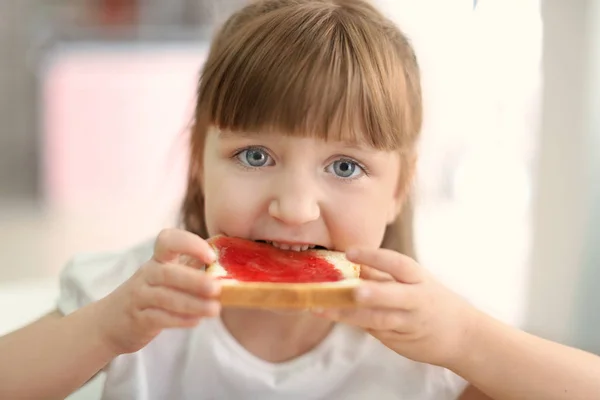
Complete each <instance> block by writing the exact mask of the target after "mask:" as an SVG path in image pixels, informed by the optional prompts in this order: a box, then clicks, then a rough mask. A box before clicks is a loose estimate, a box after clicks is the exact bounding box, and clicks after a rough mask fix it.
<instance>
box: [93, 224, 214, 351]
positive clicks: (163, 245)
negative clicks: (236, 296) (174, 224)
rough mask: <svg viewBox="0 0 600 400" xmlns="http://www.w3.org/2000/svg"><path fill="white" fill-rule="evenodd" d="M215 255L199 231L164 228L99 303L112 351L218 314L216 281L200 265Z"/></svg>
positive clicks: (131, 348) (130, 348)
mask: <svg viewBox="0 0 600 400" xmlns="http://www.w3.org/2000/svg"><path fill="white" fill-rule="evenodd" d="M185 259H188V260H193V262H187V263H186V262H185V261H184V260H185ZM214 259H215V253H214V251H213V250H212V248H211V247H210V246H209V244H208V243H207V242H206V241H204V240H203V239H202V238H200V237H199V236H197V235H195V234H193V233H191V232H187V231H183V230H178V229H170V230H164V231H162V232H161V233H160V234H159V235H158V238H157V240H156V244H155V247H154V255H153V257H152V259H151V260H150V261H148V262H146V263H145V264H144V265H142V266H141V268H140V269H139V270H138V271H137V272H136V273H135V274H134V275H133V276H132V277H131V278H130V279H129V280H127V281H126V282H125V283H123V284H122V285H121V286H120V287H118V288H117V289H116V290H115V291H114V292H113V293H111V294H110V295H108V296H106V297H105V298H104V299H102V300H100V301H99V302H98V303H97V308H96V309H97V310H98V322H99V324H100V325H99V326H100V330H101V332H100V333H101V335H102V337H103V338H104V339H105V340H106V343H107V344H108V345H109V346H111V348H112V350H113V351H114V352H115V354H117V355H118V354H124V353H132V352H135V351H137V350H140V349H141V348H143V347H144V346H146V345H147V344H148V343H149V342H150V341H151V340H152V339H154V337H156V336H157V335H158V334H159V333H160V332H161V331H162V330H163V329H165V328H188V327H192V326H195V325H196V324H197V323H198V322H199V321H200V320H201V319H202V318H203V317H214V316H217V315H219V313H220V309H221V305H220V303H219V302H218V300H217V297H218V295H219V293H220V286H219V284H218V282H217V281H216V280H215V279H214V278H211V277H210V276H208V275H206V274H205V273H204V272H203V271H201V270H200V269H199V268H198V266H199V265H204V264H209V263H211V262H213V261H214ZM194 264H196V265H194Z"/></svg>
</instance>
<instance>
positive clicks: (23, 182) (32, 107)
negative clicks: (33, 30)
mask: <svg viewBox="0 0 600 400" xmlns="http://www.w3.org/2000/svg"><path fill="white" fill-rule="evenodd" d="M40 1H41V0H0V200H1V199H5V198H7V197H11V198H12V197H18V198H22V197H24V196H25V197H33V196H34V195H35V193H36V191H37V168H38V161H37V160H38V159H37V154H38V147H37V132H36V131H37V126H36V124H37V121H38V118H36V117H37V109H36V108H37V105H36V85H35V78H34V75H33V71H32V68H30V67H31V66H30V65H28V59H27V56H28V49H29V48H30V46H29V39H30V36H29V34H28V30H29V29H30V25H29V21H30V16H31V15H32V11H33V9H34V7H36V4H37V3H39V2H40Z"/></svg>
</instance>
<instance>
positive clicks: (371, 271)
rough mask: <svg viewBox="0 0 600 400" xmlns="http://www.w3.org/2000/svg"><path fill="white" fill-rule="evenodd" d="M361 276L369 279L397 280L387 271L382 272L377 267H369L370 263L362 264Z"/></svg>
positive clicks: (381, 280)
mask: <svg viewBox="0 0 600 400" xmlns="http://www.w3.org/2000/svg"><path fill="white" fill-rule="evenodd" d="M360 277H361V278H362V279H365V280H369V281H378V282H386V281H395V279H394V278H393V277H392V276H391V275H390V274H388V273H387V272H381V271H379V270H376V269H375V268H372V267H369V266H368V265H361V266H360Z"/></svg>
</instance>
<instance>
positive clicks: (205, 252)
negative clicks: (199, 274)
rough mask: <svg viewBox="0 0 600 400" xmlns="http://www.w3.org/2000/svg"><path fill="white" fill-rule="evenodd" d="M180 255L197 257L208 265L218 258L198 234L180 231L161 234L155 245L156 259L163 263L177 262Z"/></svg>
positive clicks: (171, 230)
mask: <svg viewBox="0 0 600 400" xmlns="http://www.w3.org/2000/svg"><path fill="white" fill-rule="evenodd" d="M180 255H188V256H191V257H195V258H197V259H198V260H199V261H201V262H203V263H206V264H210V263H212V262H213V261H214V260H215V258H216V255H215V252H214V250H213V249H212V247H211V246H210V245H209V244H208V243H207V242H206V241H205V240H204V239H202V238H201V237H200V236H198V235H196V234H193V233H191V232H188V231H184V230H180V229H165V230H163V231H162V232H160V233H159V234H158V237H157V238H156V243H155V245H154V259H155V260H156V261H158V262H161V263H168V262H176V261H177V260H178V258H179V256H180Z"/></svg>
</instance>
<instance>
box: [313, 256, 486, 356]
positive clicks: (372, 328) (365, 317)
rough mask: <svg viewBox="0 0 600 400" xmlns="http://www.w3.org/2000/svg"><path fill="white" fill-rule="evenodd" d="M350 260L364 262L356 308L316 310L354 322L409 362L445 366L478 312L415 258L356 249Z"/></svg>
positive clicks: (463, 343)
mask: <svg viewBox="0 0 600 400" xmlns="http://www.w3.org/2000/svg"><path fill="white" fill-rule="evenodd" d="M347 257H348V259H349V260H351V261H353V262H355V263H357V264H360V265H363V266H364V267H363V268H362V271H361V278H363V279H364V281H363V282H362V283H361V285H360V286H359V287H358V288H357V291H356V299H357V302H358V304H359V306H358V307H357V308H356V309H335V310H322V311H319V312H316V314H317V315H320V316H322V317H326V318H330V319H332V320H334V321H339V322H344V323H347V324H351V325H356V326H359V327H361V328H364V329H365V330H367V331H368V332H369V333H370V334H372V335H373V336H374V337H375V338H377V339H379V340H380V341H381V342H382V343H383V344H385V345H386V346H388V347H389V348H390V349H392V350H394V351H396V352H397V353H399V354H401V355H403V356H405V357H407V358H410V359H412V360H414V361H419V362H425V363H429V364H435V365H440V366H448V365H451V364H452V363H453V362H455V361H457V360H459V359H460V358H461V357H462V354H464V353H465V350H466V347H467V346H468V341H469V339H468V338H469V333H470V331H471V329H472V327H473V326H474V324H475V322H474V319H475V318H476V315H477V313H476V312H475V309H474V308H473V307H471V306H470V305H469V304H468V303H467V302H466V301H465V300H463V299H462V298H461V297H459V296H458V295H456V294H455V293H453V292H452V291H450V290H449V289H448V288H446V287H445V286H443V285H442V284H441V283H439V282H437V281H436V280H435V279H434V278H433V276H432V275H431V274H430V273H428V272H427V271H426V270H425V269H423V268H422V267H420V266H419V265H418V264H417V263H416V262H415V261H414V260H412V259H411V258H409V257H406V256H404V255H402V254H400V253H397V252H395V251H391V250H386V249H373V250H371V249H355V250H350V251H348V253H347Z"/></svg>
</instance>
